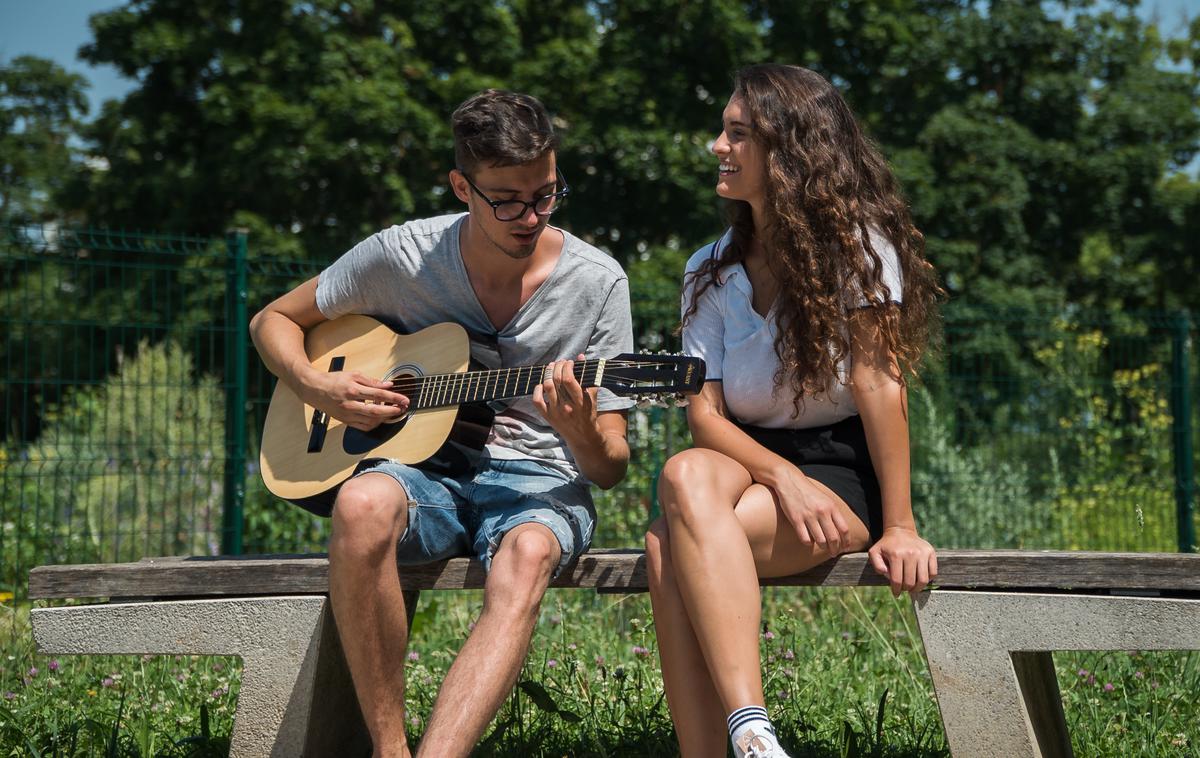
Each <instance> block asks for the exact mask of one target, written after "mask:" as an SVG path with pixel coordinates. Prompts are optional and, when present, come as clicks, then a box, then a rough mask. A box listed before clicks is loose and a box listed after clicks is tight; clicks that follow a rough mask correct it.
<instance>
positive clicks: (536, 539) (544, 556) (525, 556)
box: [500, 528, 561, 579]
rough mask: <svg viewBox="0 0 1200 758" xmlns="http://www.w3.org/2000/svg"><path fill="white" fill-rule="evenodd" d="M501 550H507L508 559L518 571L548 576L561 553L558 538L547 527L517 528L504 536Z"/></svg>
mask: <svg viewBox="0 0 1200 758" xmlns="http://www.w3.org/2000/svg"><path fill="white" fill-rule="evenodd" d="M500 549H501V550H504V549H507V550H508V551H509V555H508V557H509V559H510V560H511V561H512V563H513V565H514V566H515V567H516V569H517V570H518V572H519V573H522V574H525V573H532V574H535V575H537V576H539V577H541V576H544V577H545V578H546V579H549V578H550V574H552V573H553V572H554V567H555V566H556V565H558V559H559V556H560V555H561V551H560V548H559V546H558V538H557V537H555V536H554V533H553V532H551V531H550V530H549V529H546V528H542V529H530V528H524V529H521V528H518V529H515V530H513V531H512V532H510V533H509V534H508V535H506V536H505V538H504V541H503V542H502V543H501V548H500Z"/></svg>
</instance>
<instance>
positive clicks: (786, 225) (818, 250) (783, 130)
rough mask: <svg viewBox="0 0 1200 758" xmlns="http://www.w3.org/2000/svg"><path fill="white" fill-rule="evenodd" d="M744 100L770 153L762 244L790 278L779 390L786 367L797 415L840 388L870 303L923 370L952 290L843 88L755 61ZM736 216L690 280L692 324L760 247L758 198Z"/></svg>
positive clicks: (746, 73) (775, 269) (896, 346)
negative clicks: (710, 293)
mask: <svg viewBox="0 0 1200 758" xmlns="http://www.w3.org/2000/svg"><path fill="white" fill-rule="evenodd" d="M734 97H736V98H738V99H740V101H741V105H742V108H743V112H744V113H746V114H747V115H748V117H749V122H750V130H751V133H752V138H753V139H754V140H755V141H756V142H757V143H758V144H759V145H760V146H761V147H762V148H763V151H764V153H765V160H766V180H765V183H766V187H765V198H766V207H765V211H766V212H765V214H764V216H765V222H766V223H765V226H766V230H765V232H764V233H763V238H762V239H760V240H759V242H760V244H762V246H763V248H764V250H765V251H766V253H767V262H768V265H769V267H770V271H771V272H772V274H773V275H774V276H775V277H776V279H777V280H778V281H779V285H780V287H779V294H778V296H777V297H778V299H777V301H776V303H775V312H776V318H777V325H778V334H777V336H776V338H775V352H776V354H777V355H778V356H779V360H780V369H779V371H778V372H777V373H776V375H775V388H776V391H777V392H778V391H779V389H780V388H781V387H782V385H783V381H784V376H785V375H786V376H787V377H788V378H790V384H791V387H792V389H793V390H794V393H795V401H794V410H793V415H794V416H798V415H799V414H800V410H801V407H802V404H803V399H804V397H805V396H816V395H818V394H820V393H821V392H824V391H826V390H828V389H829V388H830V386H831V384H832V382H834V381H835V380H836V377H837V366H838V364H839V363H840V362H841V361H842V360H843V359H846V358H848V357H849V356H850V354H851V345H850V317H851V313H852V312H854V311H856V310H857V308H858V305H859V304H860V303H862V302H866V303H867V307H866V308H863V309H862V310H861V311H859V313H860V314H861V315H860V316H859V318H861V317H862V316H866V317H867V318H868V319H869V321H870V322H871V323H873V326H874V331H875V338H876V339H877V340H879V341H881V342H882V343H883V344H884V345H886V347H887V348H888V350H889V351H890V352H891V353H892V354H893V355H894V356H895V357H896V359H897V362H898V365H899V367H900V371H901V372H902V373H901V375H900V376H898V377H897V379H902V377H903V375H904V374H906V373H913V372H915V371H916V368H917V366H918V365H919V363H920V359H921V356H922V354H923V353H924V351H925V348H926V347H927V345H928V344H929V342H930V337H931V334H932V331H933V328H934V327H935V325H936V319H935V317H936V310H935V308H936V301H937V300H938V298H939V297H940V296H941V295H942V294H943V292H942V290H941V288H940V287H938V284H937V278H936V275H935V273H934V270H933V266H931V265H930V264H929V263H928V262H927V261H926V260H925V258H924V256H923V252H924V247H925V238H924V237H923V236H922V235H921V233H920V232H919V231H917V229H916V228H915V227H914V226H913V224H912V219H911V217H910V215H909V211H908V206H907V204H906V203H905V201H904V198H903V197H902V196H901V194H900V190H899V187H898V186H897V183H896V179H895V177H894V176H893V175H892V172H891V169H890V168H889V166H888V164H887V162H886V161H885V160H884V159H883V157H882V156H881V155H880V152H879V149H878V148H877V147H876V146H875V145H874V144H873V143H872V141H871V140H870V139H869V138H868V137H867V136H866V135H865V134H864V133H863V131H862V129H861V127H860V126H859V124H858V122H857V120H856V119H855V118H854V114H853V113H851V111H850V107H849V106H848V105H847V104H846V102H845V100H843V99H842V96H841V95H840V94H839V93H838V91H837V90H836V89H834V87H833V85H831V84H830V83H829V82H828V81H826V80H825V79H824V78H823V77H822V76H820V75H819V74H816V73H814V72H812V71H809V70H808V69H804V68H800V67H798V66H786V65H780V64H762V65H757V66H750V67H748V68H744V69H742V70H741V71H739V72H738V73H737V77H736V79H735V81H734ZM726 213H727V216H728V220H729V224H730V227H731V241H730V243H729V244H728V245H726V246H725V247H724V248H723V249H722V250H721V251H720V253H719V255H717V256H715V257H714V258H712V259H710V260H708V261H706V262H705V263H704V264H703V265H702V266H701V267H700V268H699V269H698V270H697V271H696V272H695V273H694V275H693V278H692V279H691V280H689V281H688V282H686V283H685V288H690V289H691V292H692V297H691V303H690V304H689V306H688V309H687V311H686V312H685V314H684V318H683V321H684V323H687V321H688V319H689V318H690V317H691V316H692V315H693V314H694V313H695V311H696V307H697V303H698V302H699V298H700V295H701V294H702V293H703V292H704V290H706V289H707V288H708V287H710V286H713V284H714V283H716V281H717V274H718V272H719V271H720V270H721V269H722V268H724V267H725V266H729V265H732V264H734V263H740V262H742V261H743V260H744V259H745V258H746V254H747V253H748V252H749V250H750V245H751V240H752V238H753V236H754V222H753V218H752V217H751V211H750V204H749V203H746V202H744V201H730V202H729V203H728V204H727V206H726ZM872 231H874V232H875V233H876V235H877V239H878V238H879V237H883V238H886V239H887V240H888V241H890V242H891V244H892V245H893V246H894V247H895V250H896V256H897V258H898V260H899V264H900V273H901V276H902V281H903V293H893V292H889V291H888V288H887V286H886V285H885V284H884V283H883V276H882V275H883V262H882V260H881V259H880V256H879V253H878V252H877V251H876V250H875V248H874V246H873V245H872V243H871V232H872ZM864 249H865V251H866V254H865V255H864V254H863V250H864ZM693 283H694V284H695V285H696V286H694V287H692V284H693ZM893 300H901V301H902V305H896V304H895V303H894V302H893Z"/></svg>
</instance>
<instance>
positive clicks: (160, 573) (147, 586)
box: [29, 550, 1200, 599]
mask: <svg viewBox="0 0 1200 758" xmlns="http://www.w3.org/2000/svg"><path fill="white" fill-rule="evenodd" d="M938 566H939V576H938V578H937V582H936V584H937V586H938V587H942V588H946V589H954V588H966V589H975V588H989V589H1047V590H1052V589H1060V590H1119V591H1124V590H1132V591H1158V590H1168V591H1173V592H1183V593H1191V592H1200V555H1194V554H1193V555H1186V554H1177V553H1095V552H1061V551H1027V550H943V551H941V552H939V553H938ZM328 569H329V561H328V558H327V557H326V556H325V555H324V554H316V555H299V556H280V555H268V556H239V557H224V556H223V557H213V558H207V557H190V558H170V557H168V558H148V559H144V560H141V561H138V562H136V563H109V564H91V565H68V566H41V567H39V568H35V569H33V570H32V571H31V572H30V575H29V596H30V598H33V599H54V598H91V597H107V598H118V599H119V598H131V597H230V596H246V595H307V594H325V593H326V592H328V589H329V576H328ZM400 573H401V575H402V576H403V578H404V586H405V588H406V589H414V590H429V589H470V588H480V587H482V586H483V579H484V573H483V567H482V565H481V564H480V563H479V562H478V561H475V560H471V559H467V558H453V559H451V560H448V561H442V562H439V563H432V564H428V565H424V566H405V567H401V569H400ZM763 584H764V585H787V586H878V585H884V584H886V581H885V580H884V579H883V577H880V576H878V575H877V574H876V573H875V571H874V569H872V568H871V566H870V563H869V562H868V560H867V555H866V554H865V553H850V554H847V555H843V556H839V557H838V558H836V559H834V560H832V561H829V562H827V563H825V564H823V565H821V566H818V567H816V568H814V569H812V570H810V571H807V572H805V573H803V574H797V575H795V576H789V577H781V578H773V579H764V580H763ZM553 586H555V587H581V588H588V589H596V590H599V591H616V592H641V591H645V589H646V566H645V558H644V556H643V555H642V551H640V550H592V551H591V552H589V553H587V554H585V555H584V556H583V557H582V558H581V559H580V560H579V562H578V563H577V564H576V566H575V569H574V571H573V572H571V573H570V574H569V575H565V576H563V577H560V578H559V580H558V581H556V582H555V583H554V585H553Z"/></svg>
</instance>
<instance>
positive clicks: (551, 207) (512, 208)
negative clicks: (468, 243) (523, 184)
mask: <svg viewBox="0 0 1200 758" xmlns="http://www.w3.org/2000/svg"><path fill="white" fill-rule="evenodd" d="M458 171H459V173H460V174H462V175H463V178H464V179H466V180H467V184H469V185H471V189H473V190H475V194H476V195H479V196H480V197H481V198H483V202H485V203H487V204H488V205H490V206H492V213H495V214H496V220H497V221H516V220H517V219H519V218H521V217H523V216H524V215H525V214H526V213H527V212H528V211H529V209H530V208H533V212H534V213H536V214H537V215H539V216H549V215H550V214H551V213H554V211H556V210H558V206H559V203H560V202H561V201H562V199H563V198H564V197H566V196H567V193H568V192H570V191H571V188H570V187H568V186H567V180H566V179H565V178H564V177H563V175H562V171H559V170H558V169H557V168H555V169H554V175H555V176H556V177H557V183H558V185H559V186H561V187H562V189H560V190H558V191H557V192H551V193H550V194H549V195H542V196H541V197H535V198H534V199H533V202H531V203H527V202H525V201H524V200H493V199H491V198H490V197H488V196H487V195H485V194H483V192H482V191H481V190H480V189H479V188H478V187H476V186H475V182H473V181H471V177H469V176H467V172H466V171H463V170H462V169H459V170H458Z"/></svg>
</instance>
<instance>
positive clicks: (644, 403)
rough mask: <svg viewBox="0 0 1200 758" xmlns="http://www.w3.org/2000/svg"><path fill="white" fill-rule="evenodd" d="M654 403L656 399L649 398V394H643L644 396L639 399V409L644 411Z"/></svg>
mask: <svg viewBox="0 0 1200 758" xmlns="http://www.w3.org/2000/svg"><path fill="white" fill-rule="evenodd" d="M652 405H654V401H653V400H652V399H651V398H649V397H647V396H645V395H643V396H642V397H641V398H640V399H639V400H638V401H637V407H638V409H639V410H643V411H644V410H646V409H647V408H649V407H650V406H652Z"/></svg>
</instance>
